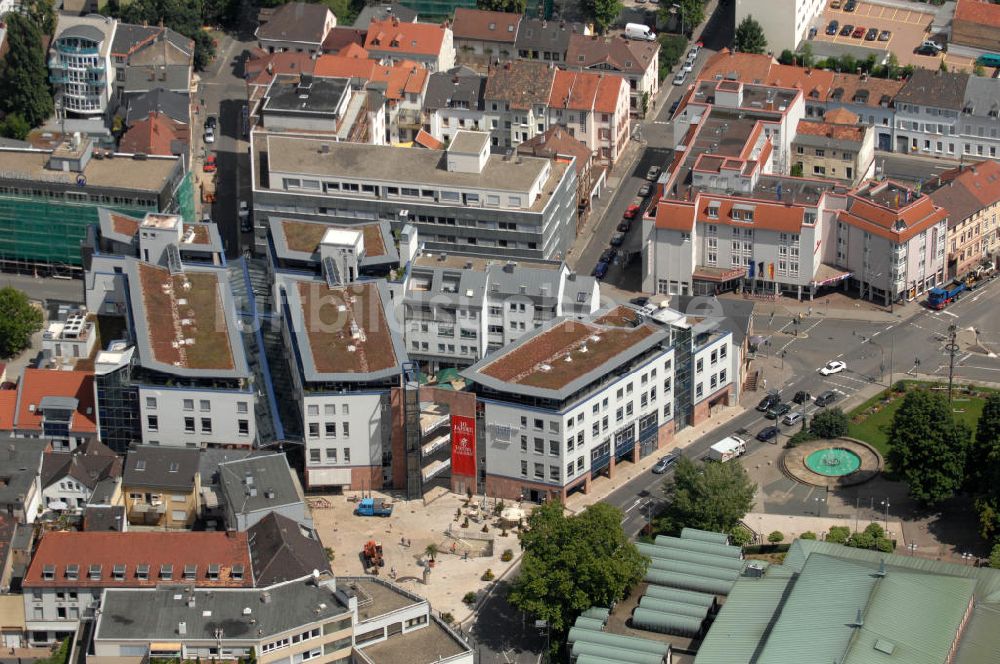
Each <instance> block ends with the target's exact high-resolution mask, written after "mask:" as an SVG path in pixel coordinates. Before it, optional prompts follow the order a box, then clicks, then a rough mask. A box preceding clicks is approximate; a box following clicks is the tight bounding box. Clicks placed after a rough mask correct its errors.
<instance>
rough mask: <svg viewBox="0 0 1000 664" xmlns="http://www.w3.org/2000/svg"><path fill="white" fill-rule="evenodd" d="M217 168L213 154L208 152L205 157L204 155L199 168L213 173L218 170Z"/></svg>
mask: <svg viewBox="0 0 1000 664" xmlns="http://www.w3.org/2000/svg"><path fill="white" fill-rule="evenodd" d="M218 168H219V167H218V165H217V164H216V163H215V155H214V154H210V155H208V156H207V157H205V163H204V164H202V167H201V170H203V171H205V172H206V173H214V172H215V171H216V170H218Z"/></svg>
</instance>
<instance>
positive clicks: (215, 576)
mask: <svg viewBox="0 0 1000 664" xmlns="http://www.w3.org/2000/svg"><path fill="white" fill-rule="evenodd" d="M221 571H222V566H221V565H219V564H218V563H212V564H211V565H209V566H208V578H209V580H210V581H218V580H219V572H221Z"/></svg>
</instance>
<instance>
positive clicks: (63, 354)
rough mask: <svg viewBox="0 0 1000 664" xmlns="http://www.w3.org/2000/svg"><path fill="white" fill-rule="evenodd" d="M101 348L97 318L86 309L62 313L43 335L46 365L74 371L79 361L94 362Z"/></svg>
mask: <svg viewBox="0 0 1000 664" xmlns="http://www.w3.org/2000/svg"><path fill="white" fill-rule="evenodd" d="M96 347H97V316H95V315H93V314H89V313H87V311H86V310H85V309H73V310H66V311H65V312H60V314H59V315H58V318H57V319H56V320H50V322H49V324H48V326H46V328H45V331H44V332H42V353H44V354H45V356H46V362H45V366H50V365H54V366H55V367H59V368H72V367H74V366H75V365H76V363H77V361H78V360H81V359H87V360H89V359H93V353H94V350H95V349H96Z"/></svg>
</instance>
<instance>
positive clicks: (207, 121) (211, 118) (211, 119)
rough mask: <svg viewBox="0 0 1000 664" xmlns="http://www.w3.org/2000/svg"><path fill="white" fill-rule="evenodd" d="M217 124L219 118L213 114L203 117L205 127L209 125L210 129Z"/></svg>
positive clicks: (214, 127)
mask: <svg viewBox="0 0 1000 664" xmlns="http://www.w3.org/2000/svg"><path fill="white" fill-rule="evenodd" d="M218 126H219V119H218V118H217V117H215V116H214V115H210V116H208V118H206V119H205V127H206V128H208V127H211V128H212V129H216V128H217V127H218Z"/></svg>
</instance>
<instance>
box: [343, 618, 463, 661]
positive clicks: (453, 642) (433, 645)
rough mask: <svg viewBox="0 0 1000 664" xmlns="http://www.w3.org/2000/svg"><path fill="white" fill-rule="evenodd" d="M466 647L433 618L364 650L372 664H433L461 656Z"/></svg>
mask: <svg viewBox="0 0 1000 664" xmlns="http://www.w3.org/2000/svg"><path fill="white" fill-rule="evenodd" d="M468 650H469V649H468V648H467V647H466V646H465V644H463V643H461V642H460V641H458V640H457V639H456V638H455V636H454V634H452V633H451V632H450V631H448V630H446V629H445V628H444V627H442V626H441V624H440V623H438V622H437V621H436V620H431V621H430V622H429V623H428V624H427V627H424V628H422V629H417V630H414V631H412V632H407V633H406V634H397V635H395V636H392V637H390V638H389V639H386V640H385V641H382V642H381V643H376V644H374V645H371V646H368V647H367V648H364V649H363V652H364V654H365V655H367V657H368V659H370V660H371V661H373V662H374V663H375V664H397V663H398V662H409V663H410V664H432V663H433V662H439V661H442V660H446V659H448V658H450V657H454V656H456V655H460V654H462V653H464V652H467V651H468Z"/></svg>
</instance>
